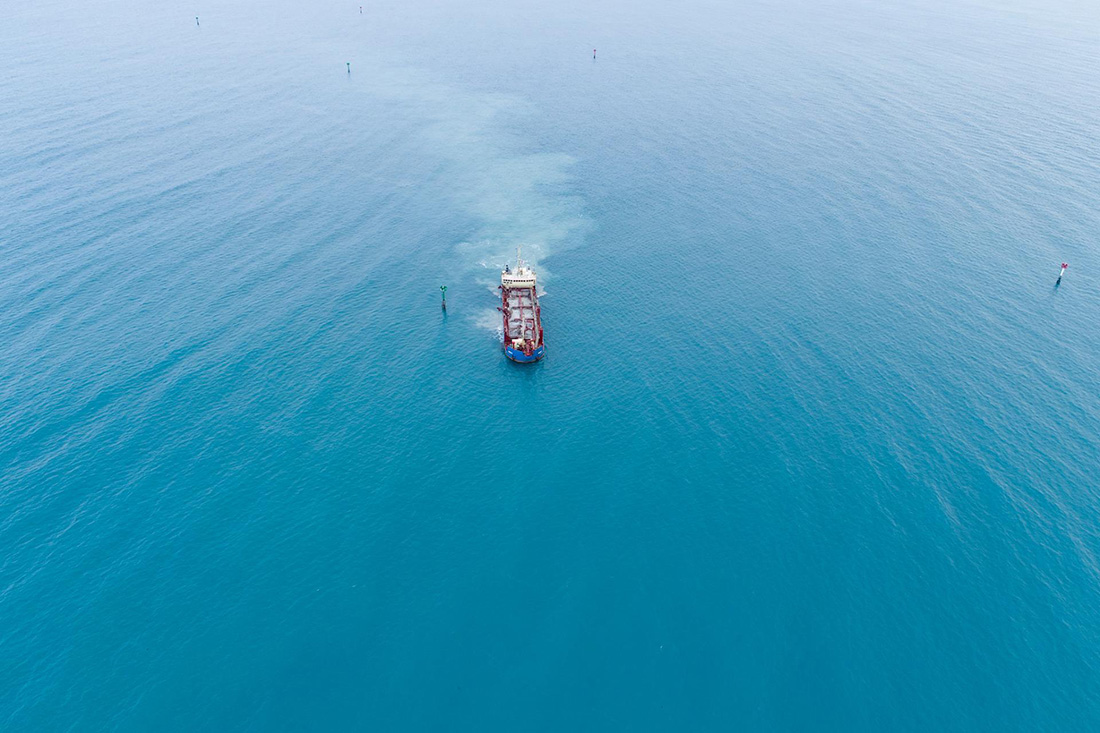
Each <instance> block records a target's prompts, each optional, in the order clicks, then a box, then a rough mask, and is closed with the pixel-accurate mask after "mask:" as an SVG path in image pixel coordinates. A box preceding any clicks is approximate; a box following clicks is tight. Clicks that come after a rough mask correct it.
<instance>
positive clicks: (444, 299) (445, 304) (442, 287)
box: [439, 285, 447, 310]
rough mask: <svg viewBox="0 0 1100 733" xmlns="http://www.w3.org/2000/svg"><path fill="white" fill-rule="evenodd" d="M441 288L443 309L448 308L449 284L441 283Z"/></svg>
mask: <svg viewBox="0 0 1100 733" xmlns="http://www.w3.org/2000/svg"><path fill="white" fill-rule="evenodd" d="M439 289H440V290H441V291H443V310H447V286H446V285H440V286H439Z"/></svg>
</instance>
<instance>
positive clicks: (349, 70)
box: [348, 61, 351, 74]
mask: <svg viewBox="0 0 1100 733" xmlns="http://www.w3.org/2000/svg"><path fill="white" fill-rule="evenodd" d="M348 73H349V74H350V73H351V62H350V61H349V62H348Z"/></svg>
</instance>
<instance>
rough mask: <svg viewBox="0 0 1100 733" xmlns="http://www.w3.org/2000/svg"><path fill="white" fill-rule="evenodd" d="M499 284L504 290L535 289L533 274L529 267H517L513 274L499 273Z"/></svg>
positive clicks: (506, 271)
mask: <svg viewBox="0 0 1100 733" xmlns="http://www.w3.org/2000/svg"><path fill="white" fill-rule="evenodd" d="M500 284H501V285H503V286H504V287H505V288H507V289H510V288H531V289H534V287H535V272H534V270H532V269H531V268H530V267H518V268H516V270H515V271H514V272H509V271H508V270H505V271H504V272H502V273H500Z"/></svg>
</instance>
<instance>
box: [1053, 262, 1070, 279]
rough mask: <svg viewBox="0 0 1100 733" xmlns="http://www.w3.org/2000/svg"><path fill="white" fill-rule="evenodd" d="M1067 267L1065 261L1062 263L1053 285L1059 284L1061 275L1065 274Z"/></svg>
mask: <svg viewBox="0 0 1100 733" xmlns="http://www.w3.org/2000/svg"><path fill="white" fill-rule="evenodd" d="M1067 267H1069V265H1068V264H1066V263H1065V262H1063V263H1062V270H1061V271H1060V272H1059V273H1058V279H1057V280H1055V281H1054V284H1055V285H1059V284H1061V282H1062V275H1065V274H1066V268H1067Z"/></svg>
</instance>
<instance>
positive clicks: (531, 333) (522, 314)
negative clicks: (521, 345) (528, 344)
mask: <svg viewBox="0 0 1100 733" xmlns="http://www.w3.org/2000/svg"><path fill="white" fill-rule="evenodd" d="M506 293H507V298H506V301H505V302H506V303H507V313H506V315H507V334H506V335H507V336H508V340H509V341H512V340H514V339H520V338H522V339H527V340H531V339H534V338H535V337H536V336H537V335H538V313H536V311H535V299H534V297H533V294H532V292H531V289H530V288H509V289H508V290H507V291H506Z"/></svg>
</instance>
